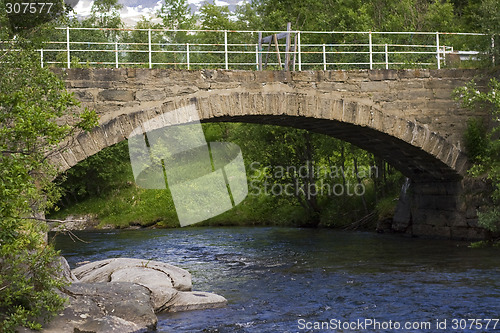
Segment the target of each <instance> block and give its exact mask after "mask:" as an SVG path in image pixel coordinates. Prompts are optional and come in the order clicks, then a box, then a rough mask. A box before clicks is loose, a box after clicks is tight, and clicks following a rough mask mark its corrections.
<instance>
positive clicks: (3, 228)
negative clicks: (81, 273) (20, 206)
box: [0, 217, 65, 332]
mask: <svg viewBox="0 0 500 333" xmlns="http://www.w3.org/2000/svg"><path fill="white" fill-rule="evenodd" d="M44 232H45V230H44V229H42V228H41V226H40V224H38V223H33V222H32V221H31V220H22V219H18V218H8V217H2V219H0V241H1V246H0V331H1V332H15V331H16V329H17V328H18V327H19V326H25V327H28V328H32V329H40V328H41V323H43V322H44V321H48V320H49V319H50V318H51V317H52V315H54V314H55V313H57V312H58V311H60V310H61V309H62V307H63V305H64V302H65V300H64V299H63V298H62V297H61V296H59V295H58V294H57V293H55V292H54V290H55V289H60V288H62V287H63V286H64V285H65V283H64V282H63V280H62V279H60V278H58V277H56V276H57V274H58V272H59V270H60V268H59V267H58V262H57V260H56V259H55V258H56V257H57V255H58V253H57V252H56V251H54V249H53V248H52V246H49V245H47V244H46V243H45V239H44V237H43V233H44Z"/></svg>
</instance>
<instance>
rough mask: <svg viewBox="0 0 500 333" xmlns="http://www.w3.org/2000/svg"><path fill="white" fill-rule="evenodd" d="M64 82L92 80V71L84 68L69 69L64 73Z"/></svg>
mask: <svg viewBox="0 0 500 333" xmlns="http://www.w3.org/2000/svg"><path fill="white" fill-rule="evenodd" d="M65 72H66V78H65V79H66V80H70V81H81V80H92V77H91V74H92V71H91V70H89V69H86V68H85V69H84V68H71V69H67V70H66V71H65Z"/></svg>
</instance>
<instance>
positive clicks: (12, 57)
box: [0, 14, 97, 332]
mask: <svg viewBox="0 0 500 333" xmlns="http://www.w3.org/2000/svg"><path fill="white" fill-rule="evenodd" d="M0 16H1V14H0ZM37 29H38V30H36V31H35V30H34V31H23V33H22V34H16V32H15V29H14V30H13V31H10V32H9V33H8V35H9V36H15V39H10V40H9V41H8V43H9V45H8V48H6V49H3V50H2V51H0V52H1V53H0V72H1V73H2V75H1V76H0V123H1V127H0V198H1V202H2V204H1V205H0V331H1V332H14V331H15V330H16V328H17V327H18V326H25V327H29V328H40V325H41V323H42V322H43V321H45V320H47V319H48V318H50V317H51V316H52V315H54V314H55V313H56V312H57V311H59V310H61V308H62V305H63V302H64V300H63V299H62V298H61V297H60V296H59V295H58V294H57V293H55V290H54V288H60V287H62V286H63V281H62V280H61V278H60V277H58V276H57V273H58V268H57V265H58V264H57V263H58V260H57V258H56V255H57V253H56V252H55V251H54V249H53V248H52V247H51V246H50V245H48V244H47V243H46V240H45V232H46V230H45V229H44V227H43V224H42V223H41V222H39V221H37V220H36V219H35V218H31V217H30V216H33V215H34V213H36V212H43V211H44V210H45V209H47V208H48V207H51V206H52V205H53V204H54V202H55V201H56V200H57V197H58V195H59V190H58V189H57V188H56V187H55V186H54V184H53V183H52V182H51V181H50V180H51V179H52V177H53V176H54V175H55V173H56V172H55V170H54V168H53V166H51V165H50V164H49V160H50V157H51V155H52V154H54V153H56V152H57V151H58V149H60V148H59V147H58V144H59V143H60V142H61V141H62V140H63V139H64V138H65V137H66V136H68V135H70V134H71V133H72V132H73V131H74V130H77V129H88V128H90V127H93V126H95V124H96V123H97V117H96V115H95V113H93V112H91V111H88V110H84V111H83V112H82V113H80V114H77V113H76V111H74V112H73V113H70V112H69V111H70V110H75V109H74V107H76V106H78V101H76V100H75V99H74V98H73V96H72V95H71V94H69V93H68V92H67V91H66V90H65V85H64V82H63V81H62V80H60V79H59V78H58V77H57V76H56V75H54V74H53V73H52V72H51V71H50V70H48V69H44V68H41V67H40V65H39V60H38V56H37V54H36V52H34V51H33V49H32V47H33V46H35V45H36V43H35V42H33V41H32V40H26V39H25V38H23V36H29V35H30V33H33V34H36V33H37V32H40V31H44V29H43V27H39V28H37ZM13 50H15V51H13ZM62 116H66V117H67V118H68V120H69V121H70V122H71V123H76V126H74V127H70V126H68V125H64V124H58V123H56V119H58V118H61V117H62ZM28 217H29V218H28Z"/></svg>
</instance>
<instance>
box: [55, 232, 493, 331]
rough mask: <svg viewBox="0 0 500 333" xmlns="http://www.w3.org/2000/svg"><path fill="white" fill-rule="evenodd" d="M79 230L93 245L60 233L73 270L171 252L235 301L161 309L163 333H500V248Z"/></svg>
mask: <svg viewBox="0 0 500 333" xmlns="http://www.w3.org/2000/svg"><path fill="white" fill-rule="evenodd" d="M77 235H78V236H79V237H80V238H82V239H83V240H85V241H87V242H89V243H81V242H78V243H74V242H73V241H72V240H71V239H70V238H69V237H68V236H65V235H58V236H57V239H56V248H58V249H60V250H61V253H62V255H64V256H65V257H66V258H67V260H68V262H69V264H70V266H71V267H72V268H74V267H76V266H77V263H79V262H83V261H95V260H101V259H106V258H113V257H133V258H141V259H152V260H159V261H164V262H168V263H170V264H173V265H176V266H179V267H182V268H184V269H187V270H188V271H189V272H191V274H192V278H193V287H194V289H195V290H201V291H210V292H214V293H217V294H220V295H222V296H224V297H226V298H227V299H228V306H227V307H226V308H222V309H212V310H203V311H188V312H181V313H169V314H161V315H159V323H158V332H175V333H179V332H259V333H260V332H385V331H387V332H494V331H497V332H500V322H498V319H499V318H500V265H499V264H500V255H499V254H500V249H491V248H490V249H471V248H468V247H467V244H466V243H461V242H455V241H443V240H428V239H417V238H405V237H400V236H395V235H387V234H375V233H365V232H341V231H336V230H329V229H319V230H313V229H294V228H275V227H271V228H262V227H259V228H246V227H245V228H243V227H232V228H185V229H157V230H155V229H148V230H123V231H103V232H78V233H77ZM488 319H492V321H489V322H488V321H487V320H488ZM495 319H496V321H495ZM486 324H488V327H487V328H486ZM377 325H378V326H377ZM405 325H408V326H405ZM479 325H481V328H480V326H479ZM494 325H496V329H495V330H494V329H493V326H494ZM397 328H400V329H399V330H398V329H397Z"/></svg>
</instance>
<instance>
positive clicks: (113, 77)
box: [92, 68, 127, 82]
mask: <svg viewBox="0 0 500 333" xmlns="http://www.w3.org/2000/svg"><path fill="white" fill-rule="evenodd" d="M92 72H93V76H92V79H93V80H94V81H115V82H116V81H126V80H127V70H126V69H123V68H95V69H93V70H92Z"/></svg>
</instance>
